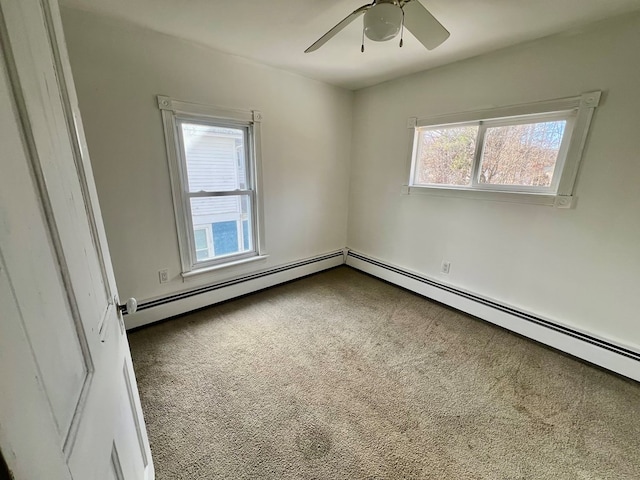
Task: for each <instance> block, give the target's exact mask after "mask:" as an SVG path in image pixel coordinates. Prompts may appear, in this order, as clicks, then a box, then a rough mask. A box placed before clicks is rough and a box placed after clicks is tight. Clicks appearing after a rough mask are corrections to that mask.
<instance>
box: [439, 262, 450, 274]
mask: <svg viewBox="0 0 640 480" xmlns="http://www.w3.org/2000/svg"><path fill="white" fill-rule="evenodd" d="M449 270H451V262H442V267H441V268H440V271H441V272H442V273H444V274H445V275H449Z"/></svg>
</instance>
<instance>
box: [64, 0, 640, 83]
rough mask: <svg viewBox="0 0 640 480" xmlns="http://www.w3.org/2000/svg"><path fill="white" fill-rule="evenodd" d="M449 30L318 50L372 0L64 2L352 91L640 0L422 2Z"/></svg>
mask: <svg viewBox="0 0 640 480" xmlns="http://www.w3.org/2000/svg"><path fill="white" fill-rule="evenodd" d="M420 1H421V2H422V4H423V5H424V6H425V7H427V8H428V9H429V10H430V11H431V13H432V14H433V15H434V16H435V17H436V18H438V19H439V20H440V22H441V23H442V24H443V25H444V26H445V27H446V28H447V29H448V30H449V31H450V32H451V37H450V38H449V39H448V40H447V41H446V42H445V43H444V44H443V45H441V46H440V47H438V48H437V49H435V50H433V51H428V50H426V49H425V48H424V47H422V46H421V45H420V44H419V43H418V42H417V41H416V40H415V39H414V38H413V37H412V36H411V35H410V34H406V33H405V44H404V47H403V48H402V49H400V48H399V47H398V43H397V41H396V40H392V41H389V42H385V43H374V42H371V41H368V42H367V44H366V51H365V53H364V54H362V53H360V42H361V36H362V19H358V20H356V21H355V22H354V23H352V24H351V25H350V26H349V27H347V28H346V29H345V30H343V31H342V32H341V33H340V34H339V35H338V36H336V37H335V38H333V39H332V40H330V41H329V42H328V43H327V44H326V45H325V46H324V47H322V48H321V49H320V50H318V51H317V52H314V53H310V54H305V53H303V51H304V50H305V48H307V47H308V46H309V45H310V44H312V43H313V42H314V41H315V40H317V39H318V38H319V37H320V36H321V35H323V34H324V33H325V32H326V31H327V30H329V29H330V28H331V27H332V26H333V25H335V24H336V23H338V22H339V21H340V20H342V19H343V18H344V17H345V16H346V15H348V14H349V13H351V12H352V11H353V10H355V9H356V8H357V7H359V6H361V5H363V4H365V3H370V0H61V3H62V4H63V5H66V6H70V7H76V8H80V9H82V10H87V11H91V12H95V13H99V14H104V15H108V16H112V17H117V18H120V19H124V20H127V21H129V22H132V23H135V24H137V25H140V26H143V27H146V28H149V29H152V30H155V31H158V32H162V33H166V34H169V35H175V36H177V37H181V38H184V39H187V40H191V41H195V42H198V43H201V44H205V45H208V46H210V47H213V48H215V49H217V50H220V51H224V52H227V53H231V54H235V55H239V56H242V57H246V58H250V59H253V60H256V61H258V62H261V63H264V64H267V65H272V66H275V67H279V68H283V69H285V70H290V71H293V72H297V73H300V74H302V75H305V76H307V77H311V78H316V79H318V80H322V81H326V82H329V83H333V84H336V85H340V86H343V87H346V88H350V89H357V88H361V87H364V86H368V85H373V84H376V83H379V82H382V81H385V80H389V79H392V78H396V77H399V76H402V75H405V74H408V73H413V72H418V71H421V70H425V69H428V68H433V67H436V66H440V65H444V64H446V63H451V62H454V61H457V60H461V59H463V58H469V57H472V56H475V55H478V54H481V53H486V52H489V51H492V50H496V49H498V48H502V47H506V46H510V45H515V44H517V43H521V42H524V41H527V40H532V39H535V38H540V37H544V36H547V35H551V34H554V33H559V32H563V31H566V30H571V29H575V28H579V27H582V26H584V25H587V24H589V23H591V22H595V21H598V20H601V19H604V18H607V17H612V16H615V15H621V14H623V13H628V12H631V11H634V10H640V0H420Z"/></svg>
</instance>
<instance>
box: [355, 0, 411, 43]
mask: <svg viewBox="0 0 640 480" xmlns="http://www.w3.org/2000/svg"><path fill="white" fill-rule="evenodd" d="M401 26H402V9H401V8H400V7H399V6H398V5H394V4H393V3H379V4H377V5H374V6H373V7H371V8H370V9H369V10H367V11H366V13H365V14H364V34H365V35H366V36H367V38H369V39H370V40H373V41H374V42H384V41H386V40H391V39H392V38H393V37H395V36H396V35H398V32H400V27H401Z"/></svg>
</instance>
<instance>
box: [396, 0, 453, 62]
mask: <svg viewBox="0 0 640 480" xmlns="http://www.w3.org/2000/svg"><path fill="white" fill-rule="evenodd" d="M403 10H404V26H405V27H407V29H408V30H409V31H410V32H411V33H412V34H413V36H414V37H416V38H417V39H418V41H419V42H420V43H422V44H423V45H424V46H425V47H426V48H427V50H433V49H434V48H436V47H437V46H438V45H441V44H442V42H444V41H445V40H446V39H447V38H449V35H451V34H450V33H449V31H448V30H447V29H446V28H444V27H443V26H442V24H441V23H440V22H439V21H438V20H436V17H434V16H433V15H431V13H429V10H427V9H426V8H424V6H423V5H422V4H421V3H420V1H419V0H409V1H408V2H406V3H405V4H404V7H403Z"/></svg>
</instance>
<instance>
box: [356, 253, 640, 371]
mask: <svg viewBox="0 0 640 480" xmlns="http://www.w3.org/2000/svg"><path fill="white" fill-rule="evenodd" d="M346 263H347V265H349V266H351V267H353V268H355V269H357V270H361V271H363V272H366V273H369V274H371V275H373V276H376V277H378V278H381V279H383V280H386V281H388V282H390V283H393V284H395V285H398V286H400V287H403V288H406V289H407V290H410V291H412V292H415V293H417V294H419V295H423V296H425V297H427V298H430V299H433V300H436V301H438V302H440V303H443V304H445V305H448V306H450V307H453V308H455V309H457V310H460V311H462V312H465V313H468V314H470V315H473V316H475V317H478V318H480V319H482V320H485V321H487V322H490V323H493V324H495V325H499V326H500V327H503V328H506V329H507V330H511V331H513V332H515V333H518V334H520V335H523V336H525V337H528V338H531V339H532V340H535V341H537V342H540V343H543V344H545V345H548V346H550V347H553V348H556V349H558V350H561V351H563V352H565V353H568V354H570V355H573V356H575V357H578V358H580V359H583V360H586V361H587V362H590V363H593V364H595V365H598V366H600V367H603V368H606V369H608V370H611V371H613V372H616V373H618V374H620V375H624V376H625V377H628V378H632V379H634V380H636V381H640V368H639V367H640V363H639V362H640V353H639V352H637V351H634V350H632V349H630V348H628V347H625V346H621V345H618V344H616V343H615V342H612V341H609V340H606V339H603V338H599V337H597V336H594V335H590V334H588V333H586V332H581V331H578V330H575V329H572V328H570V327H567V326H565V325H560V324H558V323H556V322H553V321H550V320H548V319H544V318H541V317H539V316H536V315H533V314H531V313H527V312H523V311H520V310H518V309H516V308H514V307H511V306H509V305H505V304H501V303H499V302H496V301H493V300H491V299H488V298H484V297H481V296H479V295H476V294H473V293H471V292H467V291H464V290H461V289H458V288H455V287H452V286H450V285H446V284H444V283H441V282H438V281H436V280H434V279H430V278H427V277H424V276H422V275H419V274H417V273H414V272H411V271H409V270H406V269H403V268H400V267H397V266H395V265H391V264H389V263H386V262H383V261H381V260H378V259H375V258H372V257H369V256H367V255H363V254H361V253H358V252H354V251H352V250H349V251H348V253H347V261H346Z"/></svg>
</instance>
